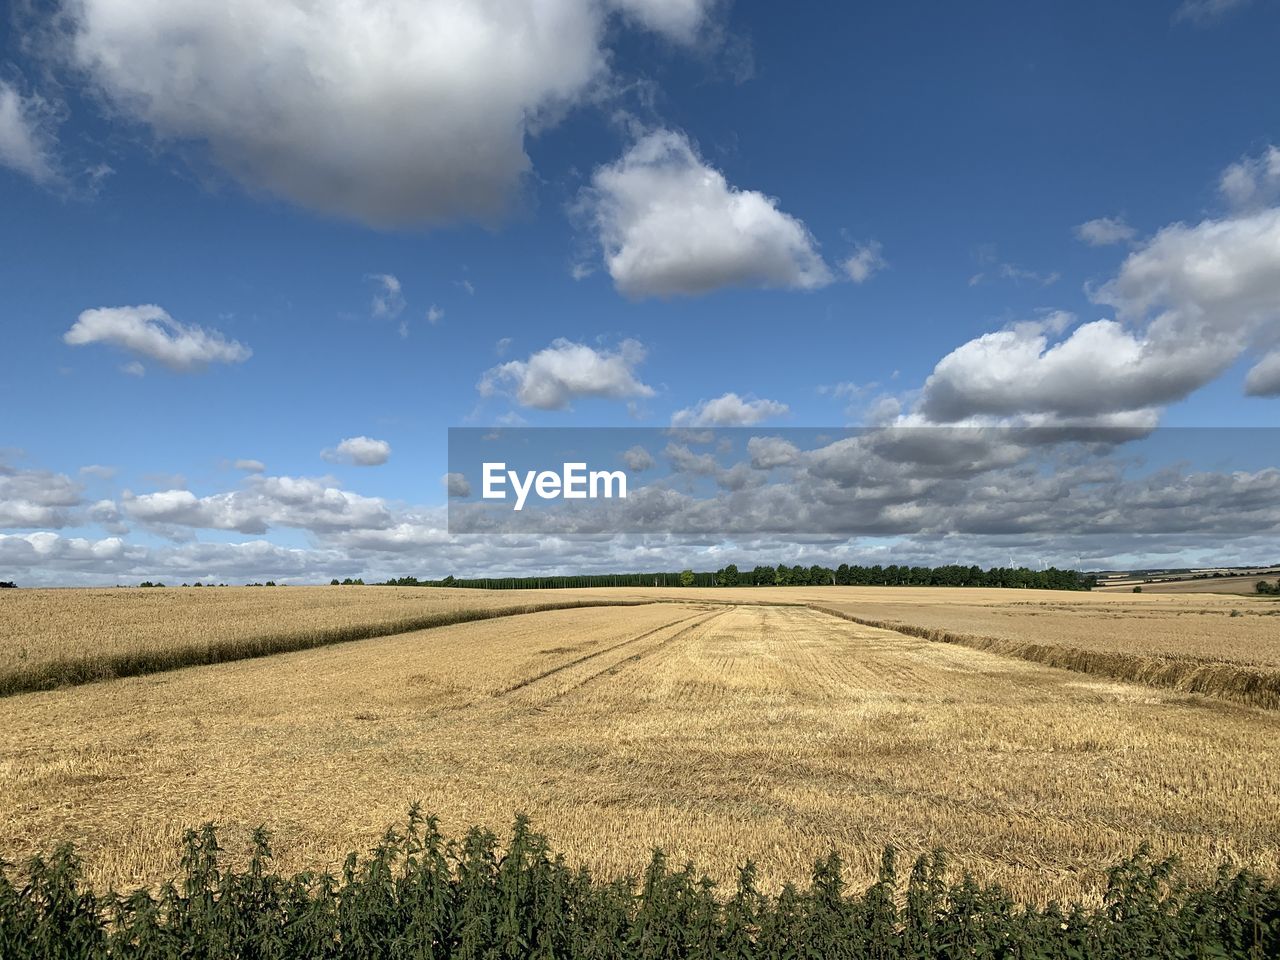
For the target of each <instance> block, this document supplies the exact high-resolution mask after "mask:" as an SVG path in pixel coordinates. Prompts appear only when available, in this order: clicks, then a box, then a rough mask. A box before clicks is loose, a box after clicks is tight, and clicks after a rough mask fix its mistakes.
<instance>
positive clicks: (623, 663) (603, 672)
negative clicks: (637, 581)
mask: <svg viewBox="0 0 1280 960" xmlns="http://www.w3.org/2000/svg"><path fill="white" fill-rule="evenodd" d="M731 610H732V608H730V609H728V610H720V611H718V612H716V613H712V614H710V615H708V616H705V617H703V618H702V619H701V620H699V621H698V622H697V623H694V624H691V625H689V626H687V627H685V628H684V629H683V630H677V631H676V632H675V633H673V634H672V635H671V636H669V637H667V638H666V639H665V640H660V641H658V642H657V643H655V644H654V645H653V646H652V647H649V648H648V649H646V650H641V651H640V652H639V653H633V654H631V655H630V656H629V657H623V658H622V659H621V660H618V661H615V662H614V663H611V664H609V665H608V666H607V667H604V668H602V669H600V670H597V671H596V672H595V673H592V674H588V675H587V676H585V677H583V678H582V679H581V680H580V681H578V682H577V683H575V684H573V685H572V686H570V687H566V688H565V689H563V690H561V691H559V692H558V693H556V694H555V695H554V696H552V697H551V698H550V699H549V700H546V701H544V702H543V703H542V704H540V705H539V706H540V707H545V706H549V705H550V704H552V703H555V702H556V701H557V700H560V699H562V698H564V697H566V696H568V695H569V694H571V693H575V692H577V691H578V690H581V689H582V688H583V687H585V686H587V685H588V684H591V683H594V682H595V681H597V680H599V679H601V678H602V677H612V676H613V675H615V674H617V673H619V672H620V671H622V670H624V669H626V668H627V667H629V666H631V665H632V664H634V663H636V662H637V661H639V660H642V659H643V658H645V657H647V656H650V655H651V654H654V653H657V652H658V651H660V650H664V649H666V648H667V647H669V646H671V644H673V643H674V642H675V641H677V640H679V639H681V638H682V637H686V636H688V635H689V634H690V633H692V632H693V631H694V630H697V629H698V628H699V627H703V626H706V625H707V624H708V623H710V622H711V621H713V620H718V619H719V618H720V617H723V616H725V615H726V614H727V613H729V612H730V611H731ZM692 619H693V617H689V618H687V619H685V620H679V621H677V624H679V623H688V621H689V620H692ZM674 625H675V624H673V626H674ZM649 632H650V633H654V632H655V631H652V630H651V631H649ZM622 645H623V644H618V646H622ZM617 648H618V647H617V646H615V647H611V648H610V649H611V650H616V649H617Z"/></svg>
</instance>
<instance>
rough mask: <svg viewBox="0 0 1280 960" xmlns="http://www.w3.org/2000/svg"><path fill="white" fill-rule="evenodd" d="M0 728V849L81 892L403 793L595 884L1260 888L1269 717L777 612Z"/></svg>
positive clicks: (430, 649)
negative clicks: (943, 879)
mask: <svg viewBox="0 0 1280 960" xmlns="http://www.w3.org/2000/svg"><path fill="white" fill-rule="evenodd" d="M778 592H780V593H783V594H787V595H788V599H791V598H794V597H795V592H793V591H785V590H784V591H778ZM800 592H803V591H800ZM709 593H710V592H709ZM698 595H699V594H694V596H698ZM739 595H741V594H739ZM710 599H719V598H717V597H710ZM0 727H2V728H3V729H4V731H5V734H4V736H3V739H0V856H4V857H6V858H9V859H13V858H15V857H18V856H21V855H23V854H25V853H29V852H31V851H33V850H35V849H37V848H41V847H44V846H46V845H47V844H48V842H50V841H51V840H52V839H53V838H58V839H71V840H75V841H77V842H78V843H79V844H80V845H81V846H82V853H83V854H84V855H85V858H86V860H87V862H88V864H89V867H90V870H91V878H92V879H93V881H94V882H95V883H97V884H99V885H103V884H107V883H115V884H128V883H134V882H140V881H141V882H152V881H155V880H156V879H158V878H160V877H162V876H165V875H168V874H171V873H173V872H174V870H175V868H176V859H175V858H176V854H177V842H178V838H179V836H180V833H181V831H182V829H183V828H185V827H186V826H189V825H191V824H195V823H199V822H202V821H204V820H209V819H212V820H216V821H218V822H219V823H221V824H223V825H224V837H225V840H226V842H227V844H228V845H229V846H232V847H238V846H242V845H243V843H244V840H245V837H246V835H247V831H248V830H249V829H250V828H251V827H253V826H254V825H256V824H258V823H260V822H266V823H270V824H272V825H273V826H274V827H276V828H277V831H278V832H277V836H276V840H275V847H276V849H277V853H278V854H279V859H280V861H281V865H282V866H283V867H285V868H287V869H297V868H301V867H317V866H327V867H334V866H336V864H335V859H336V858H338V857H340V856H341V855H342V854H343V853H345V851H346V850H347V849H349V848H351V847H353V846H362V845H367V844H369V843H371V842H372V841H373V840H374V839H375V837H376V836H377V835H378V834H379V833H380V831H381V830H382V828H383V827H384V826H386V825H387V824H390V823H395V822H401V821H402V819H403V815H404V811H405V808H406V806H407V804H408V803H409V802H410V801H411V800H414V799H417V800H421V801H422V802H423V804H424V807H425V809H426V810H428V811H431V812H436V813H438V814H440V815H441V816H442V818H443V825H444V827H445V829H446V830H449V831H454V830H457V829H459V828H461V827H463V826H465V825H467V824H469V823H472V822H481V823H485V824H488V825H489V826H491V827H492V828H494V829H497V830H502V829H505V828H506V827H507V825H508V824H509V823H510V819H511V816H512V813H513V812H514V811H516V810H523V811H526V812H527V813H529V814H530V815H531V816H532V817H533V819H534V822H535V824H536V825H537V826H539V827H540V828H541V829H544V830H545V831H546V832H547V833H548V834H549V835H550V837H551V839H552V841H553V842H554V843H555V844H556V846H557V848H559V849H563V850H564V851H566V853H567V854H568V855H569V856H570V857H571V858H572V859H573V860H575V861H576V862H581V863H585V864H587V865H589V866H591V867H592V868H593V869H595V870H597V871H599V872H600V873H602V874H603V875H606V876H618V875H624V874H627V873H629V872H632V871H635V870H638V869H639V868H640V867H641V866H642V865H643V864H644V862H645V861H646V860H647V857H648V851H649V849H650V848H651V847H652V846H653V845H655V844H656V845H660V846H662V847H663V848H665V849H666V850H667V851H668V852H669V853H670V854H671V855H672V856H673V857H674V858H676V859H677V860H683V859H684V858H691V859H693V860H694V861H695V862H696V863H697V864H698V865H699V866H700V867H705V868H706V869H708V870H709V871H711V872H712V873H713V875H714V876H715V877H716V878H717V879H719V880H729V879H731V876H730V873H731V871H732V869H733V868H734V867H735V866H736V865H737V864H739V863H740V862H741V861H743V860H744V859H746V858H748V857H752V858H754V859H756V860H757V861H758V862H759V864H760V868H761V877H762V880H763V881H764V882H765V883H766V884H767V885H770V886H773V887H776V886H777V885H778V884H780V883H781V882H783V881H785V880H797V881H799V880H803V879H804V878H805V877H806V876H807V873H808V870H809V868H810V865H811V862H812V860H813V859H814V858H816V857H817V856H819V855H821V854H823V853H825V852H826V851H827V850H828V849H830V848H831V847H832V846H834V847H835V848H837V849H839V850H840V851H841V852H842V853H844V854H846V855H847V856H848V871H849V874H850V877H849V879H850V880H854V881H856V882H858V883H859V884H864V885H865V884H866V883H867V882H869V881H870V880H871V879H872V878H873V875H874V871H875V867H876V865H877V863H878V858H879V853H880V849H881V847H882V845H883V844H885V843H893V844H896V845H898V846H899V847H900V848H901V849H902V850H903V851H904V852H905V853H907V854H910V855H914V854H916V853H918V852H921V851H924V850H927V849H930V848H932V847H935V846H945V847H946V848H948V849H949V850H950V851H951V853H952V856H953V859H954V860H955V862H956V863H957V865H959V866H962V867H965V868H968V869H971V870H973V871H974V873H975V875H976V876H977V877H978V878H979V879H982V880H999V881H1001V882H1002V883H1005V884H1006V885H1007V886H1008V887H1009V888H1010V890H1011V891H1012V892H1014V893H1015V894H1016V895H1017V896H1019V897H1028V898H1031V899H1035V900H1041V901H1043V900H1045V899H1048V898H1050V897H1061V898H1073V897H1081V896H1083V897H1086V898H1090V899H1095V900H1096V898H1097V896H1098V893H1099V890H1100V885H1101V883H1102V876H1101V873H1100V871H1101V869H1102V868H1103V867H1104V866H1106V865H1109V864H1112V863H1114V862H1116V861H1118V860H1119V859H1120V858H1122V857H1123V856H1125V855H1126V854H1128V853H1131V852H1132V850H1133V849H1134V847H1135V846H1136V844H1137V842H1138V841H1139V840H1140V839H1142V838H1146V839H1149V840H1150V841H1151V842H1152V844H1153V847H1154V849H1155V851H1156V852H1157V853H1159V854H1171V853H1176V854H1178V855H1179V856H1181V857H1182V858H1183V860H1184V862H1185V863H1186V865H1187V867H1188V869H1189V870H1191V871H1192V872H1197V871H1199V872H1204V871H1207V870H1209V869H1210V868H1211V867H1212V866H1216V865H1217V864H1218V863H1219V862H1221V861H1223V860H1227V861H1230V862H1233V863H1238V864H1247V865H1249V866H1252V867H1254V868H1256V869H1260V870H1262V871H1265V872H1267V873H1269V874H1271V875H1276V874H1277V873H1280V829H1278V827H1280V825H1278V824H1277V820H1276V816H1275V797H1276V796H1277V795H1278V794H1280V762H1278V761H1280V715H1277V714H1275V713H1271V712H1267V711H1260V710H1255V709H1249V708H1245V707H1240V706H1235V705H1232V704H1228V703H1222V702H1216V701H1212V700H1206V699H1203V698H1189V697H1186V696H1183V695H1180V694H1177V693H1174V692H1170V691H1162V690H1158V689H1153V688H1149V687H1143V686H1136V685H1130V684H1125V683H1118V682H1112V681H1107V680H1099V679H1095V678H1090V677H1087V676H1083V675H1080V674H1075V673H1070V672H1067V671H1061V670H1054V669H1050V668H1046V667H1043V666H1040V665H1037V664H1033V663H1029V662H1025V661H1022V660H1017V659H1010V658H1007V657H1000V656H996V655H993V654H991V653H986V652H982V651H978V650H973V649H969V648H967V647H963V646H959V645H948V644H936V643H930V642H927V641H924V640H920V639H916V638H912V637H905V636H902V635H900V634H896V633H892V632H889V631H885V630H879V629H875V628H870V627H865V626H860V625H858V624H855V623H851V622H849V621H846V620H842V619H839V618H837V617H833V616H829V615H825V614H822V613H819V612H816V611H812V610H808V609H804V608H796V607H758V606H736V605H725V604H723V603H719V604H703V603H697V602H694V603H685V604H656V605H650V606H642V607H635V608H629V609H625V610H624V609H609V608H602V609H582V610H564V611H555V612H545V613H537V614H532V615H527V616H518V617H511V618H505V619H502V620H489V621H485V622H477V623H468V624H459V625H455V626H445V627H440V628H437V629H433V630H429V631H424V632H416V633H407V634H402V635H399V636H394V637H383V638H378V639H372V640H364V641H357V642H352V643H347V644H342V645H339V646H331V647H326V648H323V649H315V650H307V651H301V652H296V653H289V654H281V655H277V656H273V657H268V658H262V659H256V660H245V661H241V662H237V663H226V664H219V665H215V666H207V667H197V668H192V669H187V670H181V671H174V672H169V673H163V674H156V675H153V676H147V677H136V678H129V679H122V680H115V681H111V682H107V683H100V684H92V685H87V686H81V687H77V688H72V689H65V690H56V691H49V692H40V693H29V694H22V695H18V696H12V697H8V698H5V699H4V700H0Z"/></svg>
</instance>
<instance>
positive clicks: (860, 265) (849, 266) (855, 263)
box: [844, 240, 888, 283]
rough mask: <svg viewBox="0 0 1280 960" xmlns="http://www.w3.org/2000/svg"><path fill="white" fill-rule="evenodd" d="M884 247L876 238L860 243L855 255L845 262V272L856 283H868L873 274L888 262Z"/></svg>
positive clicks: (855, 249)
mask: <svg viewBox="0 0 1280 960" xmlns="http://www.w3.org/2000/svg"><path fill="white" fill-rule="evenodd" d="M883 250H884V248H883V247H881V245H880V243H879V242H878V241H876V240H872V241H871V242H870V243H864V244H859V245H858V246H857V247H855V248H854V251H853V255H852V256H850V257H849V259H847V260H845V262H844V272H845V273H846V274H848V276H849V279H850V280H852V281H853V282H854V283H866V282H867V281H868V280H870V279H871V277H872V276H874V275H875V274H877V273H879V272H880V271H881V270H883V269H884V268H885V267H886V266H888V263H887V262H886V261H885V259H884V255H883Z"/></svg>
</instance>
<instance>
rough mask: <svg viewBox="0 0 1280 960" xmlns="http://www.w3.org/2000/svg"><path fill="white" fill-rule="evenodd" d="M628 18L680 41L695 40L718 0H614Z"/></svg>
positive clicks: (613, 2) (611, 0) (614, 4)
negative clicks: (715, 0) (715, 1)
mask: <svg viewBox="0 0 1280 960" xmlns="http://www.w3.org/2000/svg"><path fill="white" fill-rule="evenodd" d="M610 4H611V5H612V6H614V7H616V8H617V9H618V10H621V11H622V13H623V14H624V16H626V17H627V18H628V19H630V20H633V21H635V22H636V23H639V24H641V25H642V26H644V27H647V28H648V29H650V30H652V31H654V32H655V33H660V34H663V35H664V36H666V37H667V38H669V39H671V40H674V41H676V42H677V43H685V44H688V43H692V42H693V41H694V40H696V39H697V37H698V33H699V31H700V30H701V29H702V27H703V25H704V24H705V22H706V19H707V16H708V13H709V12H710V8H711V7H712V6H713V4H714V0H610Z"/></svg>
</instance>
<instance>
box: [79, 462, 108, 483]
mask: <svg viewBox="0 0 1280 960" xmlns="http://www.w3.org/2000/svg"><path fill="white" fill-rule="evenodd" d="M80 475H81V476H84V477H94V478H96V479H98V480H110V479H111V478H112V477H114V476H115V475H116V468H115V467H108V466H104V465H103V464H101V463H91V464H88V465H87V466H83V467H81V468H80Z"/></svg>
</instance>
